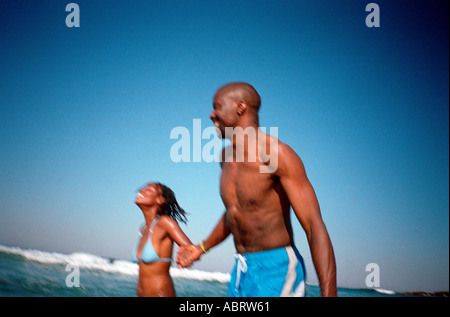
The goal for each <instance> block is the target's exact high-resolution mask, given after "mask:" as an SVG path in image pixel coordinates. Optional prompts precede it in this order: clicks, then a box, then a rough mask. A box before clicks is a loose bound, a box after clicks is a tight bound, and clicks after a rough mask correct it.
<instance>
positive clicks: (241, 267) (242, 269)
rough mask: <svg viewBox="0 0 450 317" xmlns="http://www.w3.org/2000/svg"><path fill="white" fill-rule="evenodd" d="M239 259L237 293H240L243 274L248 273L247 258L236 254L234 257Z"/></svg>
mask: <svg viewBox="0 0 450 317" xmlns="http://www.w3.org/2000/svg"><path fill="white" fill-rule="evenodd" d="M234 256H235V257H236V258H237V259H238V263H237V276H236V285H235V288H236V291H237V292H238V291H239V283H240V281H241V273H245V272H247V263H246V262H245V261H246V259H245V257H243V256H242V255H240V254H235V255H234Z"/></svg>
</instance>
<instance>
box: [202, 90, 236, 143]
mask: <svg viewBox="0 0 450 317" xmlns="http://www.w3.org/2000/svg"><path fill="white" fill-rule="evenodd" d="M237 109H238V106H237V103H236V102H235V101H234V100H233V99H232V98H231V97H230V94H229V93H226V92H223V91H221V90H219V91H218V92H217V93H216V95H215V96H214V99H213V111H212V112H211V114H210V116H209V117H210V119H211V120H212V122H213V123H214V125H215V126H216V128H217V130H218V131H220V134H219V132H218V133H217V135H218V137H220V138H224V137H225V128H226V127H231V128H234V127H235V126H236V124H237V120H238V118H239V117H238V115H237Z"/></svg>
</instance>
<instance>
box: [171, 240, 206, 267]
mask: <svg viewBox="0 0 450 317" xmlns="http://www.w3.org/2000/svg"><path fill="white" fill-rule="evenodd" d="M177 253H178V255H177V257H176V258H175V261H176V262H177V264H178V267H179V268H180V269H181V268H185V267H188V266H191V265H192V263H194V262H195V261H197V260H198V259H200V256H201V255H202V254H203V253H204V251H203V250H202V248H201V247H200V246H199V245H193V244H191V245H188V246H181V247H180V248H179V249H178V250H177Z"/></svg>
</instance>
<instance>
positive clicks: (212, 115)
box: [209, 110, 216, 121]
mask: <svg viewBox="0 0 450 317" xmlns="http://www.w3.org/2000/svg"><path fill="white" fill-rule="evenodd" d="M209 118H210V119H211V120H212V121H214V120H215V119H216V113H215V112H214V110H213V111H211V113H210V114H209Z"/></svg>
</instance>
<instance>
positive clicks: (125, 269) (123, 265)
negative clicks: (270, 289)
mask: <svg viewBox="0 0 450 317" xmlns="http://www.w3.org/2000/svg"><path fill="white" fill-rule="evenodd" d="M0 252H4V253H9V254H17V255H20V256H22V257H24V258H25V259H27V260H29V261H34V262H39V263H45V264H62V265H68V264H69V265H72V266H74V267H78V268H80V269H81V268H83V269H89V270H100V271H104V272H108V273H119V274H125V275H137V274H138V272H139V267H138V265H137V264H135V263H132V262H129V261H125V260H118V259H108V258H104V257H101V256H97V255H93V254H89V253H83V252H76V253H72V254H63V253H58V252H46V251H40V250H33V249H22V248H18V247H8V246H4V245H0ZM170 274H171V275H172V276H173V277H174V278H184V279H191V280H200V281H216V282H221V283H227V282H229V280H230V274H227V273H222V272H206V271H200V270H191V269H178V268H175V267H171V268H170Z"/></svg>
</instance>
